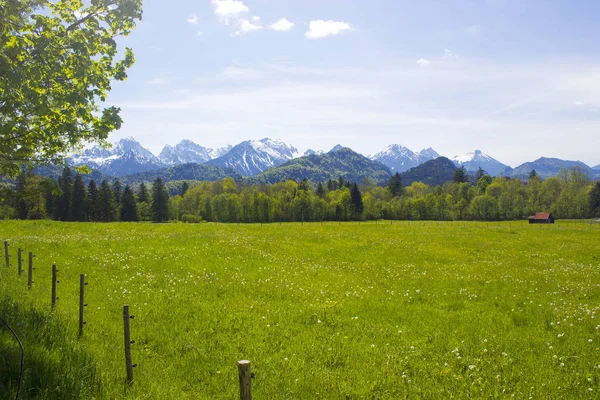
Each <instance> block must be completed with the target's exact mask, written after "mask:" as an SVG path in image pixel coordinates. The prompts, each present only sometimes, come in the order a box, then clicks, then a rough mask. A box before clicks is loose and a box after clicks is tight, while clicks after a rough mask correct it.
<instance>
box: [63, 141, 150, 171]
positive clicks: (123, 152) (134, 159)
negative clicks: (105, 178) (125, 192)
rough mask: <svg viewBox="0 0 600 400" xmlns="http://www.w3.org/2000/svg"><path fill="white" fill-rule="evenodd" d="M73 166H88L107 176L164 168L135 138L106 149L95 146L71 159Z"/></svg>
mask: <svg viewBox="0 0 600 400" xmlns="http://www.w3.org/2000/svg"><path fill="white" fill-rule="evenodd" d="M70 163H71V165H75V166H76V165H87V166H88V167H90V168H92V169H97V170H99V171H100V172H102V173H104V174H106V175H112V176H124V175H128V174H131V173H136V172H144V171H151V170H154V169H159V168H161V167H162V163H161V162H160V160H159V159H158V157H156V156H155V155H154V154H152V152H151V151H150V150H148V149H146V148H145V147H143V146H142V145H141V144H140V143H139V142H138V141H137V140H135V139H134V138H124V139H121V140H119V141H118V142H117V143H115V144H113V145H112V148H108V149H104V148H102V147H100V146H94V147H92V148H91V149H86V150H84V151H83V152H82V153H79V154H75V155H73V156H72V157H71V160H70Z"/></svg>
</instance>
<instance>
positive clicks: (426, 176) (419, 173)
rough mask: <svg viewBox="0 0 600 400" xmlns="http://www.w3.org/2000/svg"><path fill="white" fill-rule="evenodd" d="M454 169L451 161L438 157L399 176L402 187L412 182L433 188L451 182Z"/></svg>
mask: <svg viewBox="0 0 600 400" xmlns="http://www.w3.org/2000/svg"><path fill="white" fill-rule="evenodd" d="M456 169H457V168H456V166H455V165H454V163H453V162H452V161H450V160H449V159H447V158H446V157H438V158H436V159H434V160H430V161H426V162H424V163H423V164H421V165H419V166H416V167H414V168H411V169H409V170H408V171H406V172H403V173H402V174H400V175H401V176H402V184H403V185H404V186H408V185H410V184H411V183H413V182H423V183H426V184H428V185H431V186H435V185H443V184H444V183H446V182H450V181H452V179H453V178H454V171H456Z"/></svg>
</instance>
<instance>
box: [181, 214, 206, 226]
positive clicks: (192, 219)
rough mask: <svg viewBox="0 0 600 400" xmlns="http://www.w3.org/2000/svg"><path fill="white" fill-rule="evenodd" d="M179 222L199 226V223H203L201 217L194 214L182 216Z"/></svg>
mask: <svg viewBox="0 0 600 400" xmlns="http://www.w3.org/2000/svg"><path fill="white" fill-rule="evenodd" d="M181 221H182V222H186V223H188V224H199V223H200V222H203V221H202V217H201V216H199V215H194V214H183V215H182V216H181Z"/></svg>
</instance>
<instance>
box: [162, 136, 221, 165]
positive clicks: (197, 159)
mask: <svg viewBox="0 0 600 400" xmlns="http://www.w3.org/2000/svg"><path fill="white" fill-rule="evenodd" d="M229 150H231V146H227V147H223V148H220V149H216V150H215V149H210V148H208V147H203V146H200V145H199V144H196V143H194V142H192V141H191V140H187V139H186V140H182V141H181V142H179V144H177V145H175V146H169V145H166V146H165V147H164V148H163V150H162V151H161V152H160V155H159V156H158V157H159V158H160V161H161V162H163V163H164V164H167V165H179V164H189V163H196V164H202V163H205V162H207V161H209V160H212V159H215V158H217V157H220V156H222V155H224V154H226V153H227V152H228V151H229Z"/></svg>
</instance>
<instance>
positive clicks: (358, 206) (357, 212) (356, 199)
mask: <svg viewBox="0 0 600 400" xmlns="http://www.w3.org/2000/svg"><path fill="white" fill-rule="evenodd" d="M350 199H351V205H350V209H351V213H352V217H353V218H355V219H359V218H361V217H362V213H363V211H364V204H363V200H362V194H361V193H360V190H359V189H358V186H357V185H356V183H353V184H352V185H350Z"/></svg>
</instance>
